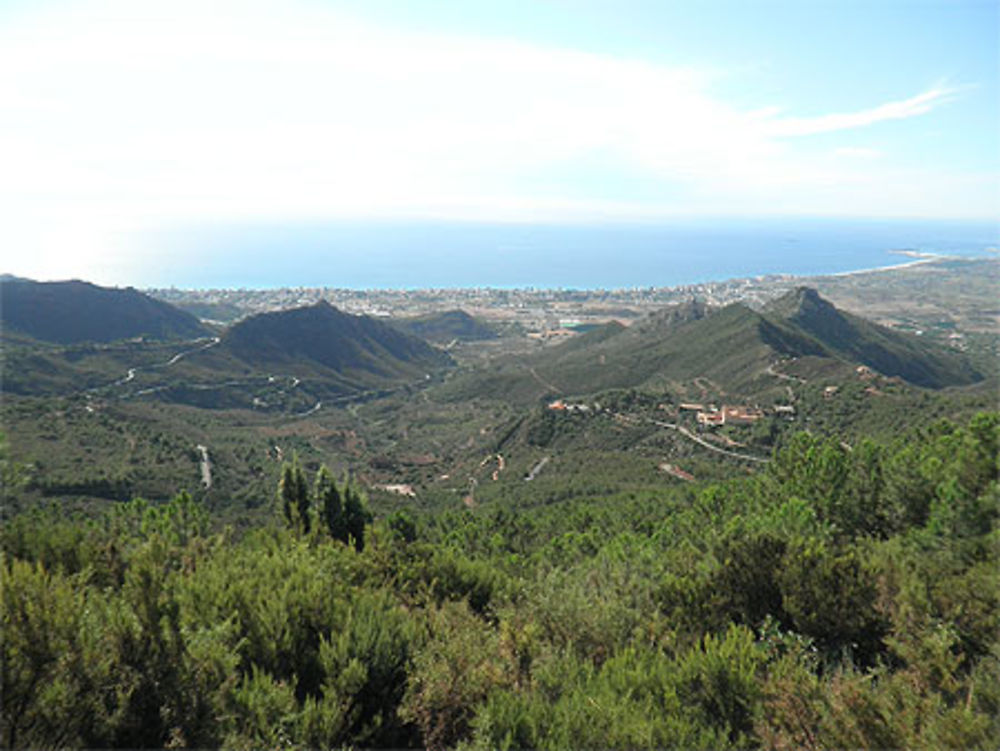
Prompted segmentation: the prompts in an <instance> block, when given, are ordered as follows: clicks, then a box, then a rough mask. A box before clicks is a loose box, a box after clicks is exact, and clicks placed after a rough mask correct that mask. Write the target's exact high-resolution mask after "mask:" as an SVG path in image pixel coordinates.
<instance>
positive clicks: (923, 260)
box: [799, 256, 958, 279]
mask: <svg viewBox="0 0 1000 751" xmlns="http://www.w3.org/2000/svg"><path fill="white" fill-rule="evenodd" d="M949 258H958V256H931V257H926V258H918V259H916V260H913V261H905V262H904V263H894V264H891V265H889V266H876V267H874V268H871V269H855V270H853V271H835V272H834V273H832V274H815V275H809V276H802V277H799V278H800V279H821V278H823V277H831V276H832V277H844V276H857V275H858V274H876V273H878V272H880V271H898V270H899V269H908V268H912V267H914V266H923V265H924V264H927V263H937V262H938V261H944V260H947V259H949Z"/></svg>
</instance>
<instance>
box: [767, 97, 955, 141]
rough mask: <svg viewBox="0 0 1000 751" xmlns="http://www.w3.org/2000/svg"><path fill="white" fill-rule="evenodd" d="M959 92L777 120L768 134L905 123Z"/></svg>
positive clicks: (793, 133) (801, 132)
mask: <svg viewBox="0 0 1000 751" xmlns="http://www.w3.org/2000/svg"><path fill="white" fill-rule="evenodd" d="M957 93H958V89H954V88H948V87H944V86H935V87H933V88H931V89H928V90H927V91H924V92H921V93H920V94H916V95H915V96H912V97H910V98H909V99H903V100H901V101H898V102H886V103H885V104H880V105H879V106H877V107H872V108H871V109H866V110H860V111H858V112H842V113H837V114H830V115H820V116H818V117H786V118H776V119H774V120H773V121H771V123H770V124H769V127H768V128H767V130H768V132H769V133H770V134H771V135H774V136H811V135H815V134H817V133H831V132H833V131H837V130H849V129H852V128H864V127H867V126H869V125H874V124H876V123H880V122H885V121H888V120H905V119H907V118H910V117H916V116H917V115H925V114H927V113H928V112H930V111H931V110H933V109H934V108H935V107H938V106H940V105H942V104H944V103H946V102H949V101H951V100H952V99H953V98H954V97H955V95H956V94H957Z"/></svg>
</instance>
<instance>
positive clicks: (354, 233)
mask: <svg viewBox="0 0 1000 751" xmlns="http://www.w3.org/2000/svg"><path fill="white" fill-rule="evenodd" d="M150 242H151V243H152V244H151V247H152V248H155V250H156V251H157V252H158V253H163V254H166V255H168V256H169V257H170V258H171V259H172V263H171V264H170V265H169V267H167V266H164V267H163V271H161V272H158V273H157V276H161V275H162V276H163V278H157V279H149V280H148V283H149V285H150V286H168V285H174V286H177V287H230V288H232V287H245V288H266V287H279V286H280V287H299V286H305V287H323V286H326V287H340V288H351V289H374V288H393V289H417V288H429V287H437V288H446V287H496V288H513V287H533V288H539V289H540V288H561V289H615V288H623V287H669V286H676V285H681V284H692V283H698V282H705V281H712V280H722V279H732V278H743V277H755V276H761V275H766V274H793V275H814V274H829V273H838V272H846V271H855V270H860V269H870V268H877V267H883V266H890V265H896V264H900V263H906V262H908V261H911V260H913V259H912V258H907V257H905V256H903V255H899V254H897V253H892V252H890V251H893V250H897V251H898V250H908V251H915V252H919V253H933V254H942V255H957V256H969V257H975V256H984V255H990V254H993V255H995V254H996V250H995V248H996V247H997V246H1000V229H998V224H997V223H996V222H990V221H979V222H973V221H929V220H928V221H915V220H843V219H800V218H796V219H766V220H763V219H761V220H749V219H718V220H707V219H700V220H697V221H695V220H685V221H676V222H670V223H666V222H664V223H658V224H652V223H646V224H595V225H583V224H577V225H557V224H473V223H457V222H429V221H426V222H422V221H411V222H332V223H322V224H319V223H316V224H297V225H281V226H278V225H259V226H246V225H241V226H214V227H192V228H187V229H183V230H180V229H174V230H170V231H164V232H161V233H158V234H157V235H155V236H154V237H152V238H151V240H150Z"/></svg>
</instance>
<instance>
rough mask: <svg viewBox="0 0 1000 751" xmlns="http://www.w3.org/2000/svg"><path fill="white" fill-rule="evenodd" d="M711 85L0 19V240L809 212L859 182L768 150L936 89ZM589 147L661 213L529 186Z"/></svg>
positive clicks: (120, 9)
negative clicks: (790, 95) (330, 221)
mask: <svg viewBox="0 0 1000 751" xmlns="http://www.w3.org/2000/svg"><path fill="white" fill-rule="evenodd" d="M714 84H715V80H714V78H713V77H712V76H711V75H709V74H708V73H706V72H705V71H699V70H695V69H691V68H683V67H666V66H661V65H653V64H649V63H646V62H643V61H641V60H633V59H621V58H613V57H608V56H602V55H595V54H589V53H586V52H579V51H574V50H565V49H551V48H546V47H541V46H536V45H526V44H522V43H519V42H516V41H509V40H495V39H474V38H464V37H459V36H440V35H429V34H416V33H404V32H398V31H392V30H386V29H384V28H380V27H376V26H373V25H370V24H366V23H362V22H359V21H357V20H352V19H349V18H344V17H341V16H338V15H335V14H333V13H330V12H327V11H324V10H323V9H322V7H321V6H318V5H312V4H304V3H296V2H290V3H277V2H268V1H267V0H255V1H254V2H249V1H246V2H238V3H237V2H224V3H218V2H216V3H205V2H192V1H191V0H174V1H173V2H170V3H164V4H163V5H159V6H158V5H154V4H152V3H135V2H122V1H121V0H112V1H109V2H96V1H95V2H77V3H72V4H64V5H59V6H51V7H50V9H49V10H47V11H45V12H38V13H27V14H24V15H22V16H20V17H12V18H10V19H9V20H8V23H7V24H5V25H3V26H0V164H3V169H2V171H0V226H3V227H5V228H6V229H3V230H0V231H2V232H4V236H3V244H4V245H5V246H7V247H13V245H14V244H17V245H19V246H21V247H27V248H30V249H31V250H32V251H33V252H34V253H35V254H36V255H40V256H43V257H44V256H45V255H46V254H53V255H52V260H53V262H54V261H55V260H59V262H66V260H67V259H66V258H64V255H65V250H64V248H65V245H64V243H65V244H71V243H72V241H71V239H70V238H71V237H76V238H78V239H79V241H80V242H83V241H84V239H85V238H89V242H90V244H91V245H93V246H95V247H96V246H99V245H100V244H101V243H102V242H106V243H110V244H112V245H116V244H119V243H121V242H123V240H122V237H123V236H124V233H128V232H131V231H134V230H137V229H141V228H143V227H149V226H158V225H168V224H172V223H179V222H191V221H204V220H220V221H224V220H230V221H232V220H236V221H239V220H245V219H249V218H253V219H256V220H259V219H275V220H294V219H299V218H330V217H340V216H445V217H456V218H484V219H485V218H491V219H549V218H583V217H593V216H594V215H595V214H597V215H602V216H608V217H610V216H619V217H628V216H644V215H655V214H663V213H669V212H681V213H683V212H688V211H710V212H714V213H724V212H726V211H736V212H739V211H740V210H741V209H743V208H745V207H746V206H755V205H757V203H758V202H759V201H760V200H761V197H771V199H772V206H773V205H774V204H773V201H775V200H777V201H778V202H779V203H780V202H781V200H782V199H783V198H787V197H788V191H792V192H793V193H794V195H795V202H796V203H803V202H805V203H808V201H809V200H810V196H811V195H814V194H816V193H815V189H816V187H817V186H819V188H820V189H821V190H820V191H819V192H820V193H821V194H822V195H823V196H824V199H825V198H826V196H827V195H828V194H829V192H830V190H829V188H828V186H829V185H831V184H832V183H833V182H835V181H836V180H845V181H847V182H853V181H854V178H856V177H857V175H858V174H859V173H851V172H847V171H845V167H844V165H843V162H844V161H849V160H841V164H839V165H835V164H830V163H827V162H825V161H824V159H823V158H822V157H815V156H809V155H807V156H806V157H805V158H804V157H803V154H802V153H801V152H800V151H793V150H792V149H790V147H789V146H788V143H787V141H788V138H789V137H791V136H806V135H811V134H818V133H828V132H831V131H836V130H842V129H847V128H858V127H864V126H866V125H870V124H873V123H877V122H883V121H888V120H898V119H901V118H907V117H913V116H916V115H920V114H924V113H927V112H929V111H930V110H932V109H933V108H934V107H937V106H939V105H941V104H943V103H944V102H946V101H948V99H949V98H951V97H952V96H954V93H955V92H954V90H953V89H949V88H946V87H943V86H942V87H935V88H933V89H930V90H928V91H926V92H924V93H922V94H919V95H917V96H914V97H911V98H909V99H906V100H902V101H899V102H890V103H887V104H884V105H881V106H878V107H875V108H872V109H867V110H862V111H858V112H855V113H847V114H834V115H826V116H821V117H812V118H795V117H787V116H783V115H781V113H780V112H778V111H776V110H774V109H769V108H762V109H758V110H757V111H753V112H747V111H741V110H740V109H737V108H735V107H733V106H731V105H730V104H728V103H727V102H726V101H724V100H723V99H721V98H720V97H719V96H717V95H715V94H713V93H712V92H713V86H714ZM763 104H766V103H763ZM800 142H801V141H799V140H796V143H800ZM838 153H839V155H840V156H849V155H851V153H852V152H851V150H850V149H849V148H848V149H847V150H845V149H841V150H840V152H838ZM595 154H599V155H602V157H603V158H604V159H605V161H606V162H607V163H608V164H609V165H610V167H609V175H608V180H613V179H614V178H615V174H614V173H615V172H616V170H617V171H623V172H641V173H645V174H648V175H650V176H652V178H653V179H655V180H662V181H664V183H670V184H676V185H679V186H680V194H681V195H682V196H683V197H682V198H681V199H680V200H678V199H676V198H674V199H671V201H670V202H669V203H668V202H667V201H666V199H663V200H656V199H648V198H647V199H646V200H636V199H633V197H631V196H630V195H628V194H627V193H626V194H622V195H621V197H620V198H619V199H616V200H599V199H598V198H596V197H595V196H596V195H598V193H595V192H592V191H591V190H590V188H592V187H593V186H588V185H586V184H580V185H578V186H576V187H575V189H574V191H573V195H556V194H553V193H552V191H551V190H547V189H543V188H541V187H539V186H540V184H543V183H544V182H545V181H544V180H539V179H538V176H539V175H542V176H553V175H559V174H561V173H562V171H564V170H567V169H570V168H572V166H573V165H575V164H578V163H580V162H581V161H585V160H586V159H588V158H590V157H592V156H593V155H595ZM853 156H855V157H858V156H861V154H860V153H859V152H858V150H857V149H855V150H854V152H853ZM848 206H849V204H848ZM802 208H803V210H813V211H816V210H817V208H820V207H819V206H818V205H814V206H812V207H811V209H810V207H808V206H806V205H803V206H802ZM870 208H871V207H869V209H870ZM56 256H58V259H57V258H56Z"/></svg>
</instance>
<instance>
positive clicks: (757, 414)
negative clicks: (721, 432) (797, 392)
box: [678, 402, 795, 428]
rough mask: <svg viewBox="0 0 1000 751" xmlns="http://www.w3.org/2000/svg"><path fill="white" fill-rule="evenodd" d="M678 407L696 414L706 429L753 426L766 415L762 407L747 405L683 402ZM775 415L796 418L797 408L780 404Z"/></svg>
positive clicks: (682, 410) (775, 408)
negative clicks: (725, 426)
mask: <svg viewBox="0 0 1000 751" xmlns="http://www.w3.org/2000/svg"><path fill="white" fill-rule="evenodd" d="M678 406H679V409H680V411H681V412H694V413H695V419H696V420H697V421H698V424H699V425H701V426H702V427H706V428H718V427H722V426H723V425H752V424H753V423H755V422H757V420H760V419H761V418H762V417H764V415H765V412H764V410H763V409H761V408H760V407H750V406H746V405H734V404H724V405H723V406H722V407H716V406H715V405H714V404H709V405H705V404H700V403H697V402H683V403H681V404H680V405H678ZM774 414H776V415H781V416H783V417H787V418H791V417H794V416H795V407H794V406H793V405H791V404H778V405H776V406H775V407H774Z"/></svg>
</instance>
